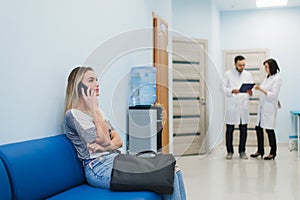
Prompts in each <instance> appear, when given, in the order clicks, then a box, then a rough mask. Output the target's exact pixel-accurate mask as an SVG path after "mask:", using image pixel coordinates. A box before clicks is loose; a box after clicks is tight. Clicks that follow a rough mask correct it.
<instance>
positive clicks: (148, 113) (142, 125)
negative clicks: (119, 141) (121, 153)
mask: <svg viewBox="0 0 300 200" xmlns="http://www.w3.org/2000/svg"><path fill="white" fill-rule="evenodd" d="M161 134H162V107H161V106H147V105H145V106H130V107H129V134H128V153H129V154H136V153H138V152H141V151H145V150H152V151H155V152H160V151H161V148H162V143H161V136H162V135H161Z"/></svg>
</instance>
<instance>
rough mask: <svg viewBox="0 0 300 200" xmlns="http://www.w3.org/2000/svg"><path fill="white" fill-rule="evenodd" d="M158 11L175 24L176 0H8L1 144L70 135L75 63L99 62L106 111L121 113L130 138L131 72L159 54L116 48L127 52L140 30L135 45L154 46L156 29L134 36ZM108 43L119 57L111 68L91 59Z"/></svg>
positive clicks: (3, 10) (120, 124) (2, 17)
mask: <svg viewBox="0 0 300 200" xmlns="http://www.w3.org/2000/svg"><path fill="white" fill-rule="evenodd" d="M152 11H155V12H156V13H157V14H158V15H160V16H161V17H162V18H164V19H165V20H167V21H171V0H165V1H163V2H162V1H159V0H155V1H152V0H122V1H118V0H87V1H84V2H83V1H80V0H72V1H71V0H69V1H59V0H45V1H39V0H27V1H26V2H25V1H21V0H12V1H5V2H2V4H1V7H0V24H1V33H0V34H1V35H0V36H1V37H0V44H1V47H0V55H1V73H0V84H1V85H2V87H1V89H0V94H1V97H0V98H1V104H0V110H1V112H0V121H1V126H0V144H5V143H11V142H16V141H21V140H27V139H33V138H40V137H44V136H49V135H55V134H60V133H62V120H63V106H64V105H63V104H64V92H65V86H66V78H67V76H68V74H69V72H70V71H71V69H72V68H74V67H75V66H78V65H81V64H93V62H97V64H99V65H97V66H93V67H95V70H96V72H97V74H98V75H99V76H100V92H101V93H103V94H104V95H107V97H106V96H105V97H104V98H103V99H102V97H100V102H101V106H102V107H103V110H104V111H105V112H106V113H107V115H108V116H109V117H111V116H113V115H114V114H116V115H118V118H113V120H112V121H113V122H114V125H115V126H116V127H117V130H118V131H120V132H121V133H123V135H122V136H123V139H124V138H125V131H126V130H125V129H126V107H127V96H126V95H127V94H128V90H129V82H128V81H129V80H128V77H127V74H128V71H129V68H130V67H131V66H133V65H139V64H148V63H151V61H152V51H149V50H147V49H146V50H139V51H137V50H135V49H136V48H137V47H136V46H135V47H133V51H134V53H127V54H125V55H123V56H121V55H117V54H116V53H114V50H116V51H117V52H121V51H118V50H119V49H123V50H124V49H125V50H126V46H125V45H127V44H130V43H128V42H130V41H126V39H128V37H127V36H125V37H122V35H124V34H123V33H126V32H129V33H132V34H129V35H130V36H129V38H130V39H132V42H135V40H134V39H133V38H132V36H133V35H136V36H138V38H141V39H142V40H143V39H144V40H147V41H146V42H145V41H144V42H136V43H135V44H136V45H142V47H144V46H145V45H146V46H147V45H151V44H152V41H151V40H152V38H151V37H150V35H149V34H148V33H149V32H148V31H146V32H144V31H142V32H140V31H133V30H134V29H138V30H141V28H149V27H151V26H152ZM141 34H142V35H143V34H145V36H141ZM147 34H148V35H147ZM125 35H126V34H125ZM114 38H117V39H120V40H117V39H116V40H117V41H115V39H114ZM124 39H125V41H124ZM148 39H149V40H148ZM117 42H121V43H119V44H118V43H117ZM126 42H127V43H126ZM106 44H113V45H114V46H106V51H105V52H108V53H109V55H113V57H111V58H115V60H112V61H111V63H112V64H111V65H110V66H111V68H107V66H108V65H107V62H106V63H99V61H100V62H101V61H102V59H99V60H95V59H91V56H92V55H95V52H97V50H98V49H102V50H103V46H105V45H106ZM117 44H118V45H117ZM124 46H125V47H124ZM129 49H130V50H132V48H131V47H130V48H129ZM98 56H99V57H100V58H101V57H105V56H106V55H105V54H100V55H98ZM118 56H119V57H118ZM102 64H104V65H102ZM104 69H107V70H105V73H104V72H103V70H104ZM112 91H113V92H112ZM118 94H120V95H118ZM112 96H113V97H115V99H113V100H112V101H110V99H109V98H111V97H112ZM115 106H116V107H117V108H118V109H116V108H115ZM112 107H114V109H115V111H114V112H111V108H112ZM116 110H117V111H116Z"/></svg>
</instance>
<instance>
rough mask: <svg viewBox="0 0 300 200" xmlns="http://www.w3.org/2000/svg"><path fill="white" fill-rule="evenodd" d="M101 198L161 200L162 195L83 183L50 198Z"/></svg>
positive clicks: (77, 199)
mask: <svg viewBox="0 0 300 200" xmlns="http://www.w3.org/2000/svg"><path fill="white" fill-rule="evenodd" d="M65 199H72V200H82V199H88V200H94V199H95V200H99V199H109V200H124V199H130V200H161V199H162V196H161V195H159V194H156V193H154V192H146V191H142V192H141V191H136V192H112V191H110V190H107V189H101V188H94V187H91V186H88V185H85V184H84V185H81V186H77V187H75V188H72V189H70V190H68V191H66V192H63V193H60V194H58V195H55V196H53V197H51V198H48V200H65Z"/></svg>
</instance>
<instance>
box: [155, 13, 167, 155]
mask: <svg viewBox="0 0 300 200" xmlns="http://www.w3.org/2000/svg"><path fill="white" fill-rule="evenodd" d="M153 30H154V31H153V36H154V38H153V41H154V48H153V55H154V56H153V63H154V66H155V67H156V68H157V76H156V90H157V91H156V95H157V99H156V103H159V104H161V105H162V106H163V108H164V111H165V113H166V121H165V124H164V127H163V131H162V138H161V139H162V152H163V153H169V141H170V139H169V123H168V120H169V69H168V68H169V63H168V23H167V22H166V21H165V20H163V19H162V18H160V17H159V16H157V15H156V14H154V13H153Z"/></svg>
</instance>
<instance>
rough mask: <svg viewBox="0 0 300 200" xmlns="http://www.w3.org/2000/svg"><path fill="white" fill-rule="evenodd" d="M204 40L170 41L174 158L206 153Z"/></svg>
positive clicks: (206, 114) (205, 43) (205, 42)
mask: <svg viewBox="0 0 300 200" xmlns="http://www.w3.org/2000/svg"><path fill="white" fill-rule="evenodd" d="M205 52H207V41H205V40H198V41H197V40H187V39H182V40H180V39H176V40H173V49H172V58H173V68H172V69H173V91H172V93H173V132H174V134H173V151H174V155H195V154H199V153H201V154H202V153H207V149H208V135H207V127H208V126H207V122H208V118H207V117H208V111H207V104H206V102H208V99H207V93H208V92H207V87H206V80H207V79H206V78H207V77H206V71H207V70H206V68H207V64H206V63H207V62H206V53H205Z"/></svg>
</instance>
